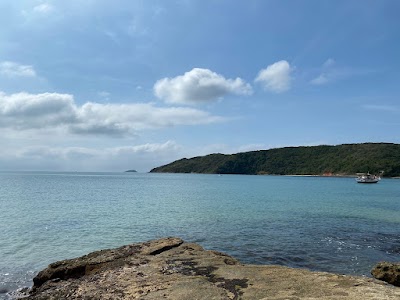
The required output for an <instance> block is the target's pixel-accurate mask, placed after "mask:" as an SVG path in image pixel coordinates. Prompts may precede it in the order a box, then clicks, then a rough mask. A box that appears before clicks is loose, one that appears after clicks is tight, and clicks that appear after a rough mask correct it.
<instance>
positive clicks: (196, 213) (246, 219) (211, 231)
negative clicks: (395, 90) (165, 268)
mask: <svg viewBox="0 0 400 300" xmlns="http://www.w3.org/2000/svg"><path fill="white" fill-rule="evenodd" d="M0 224H1V225H0V226H1V227H0V241H1V243H0V258H1V259H0V291H3V293H2V294H1V293H0V298H2V297H3V298H5V297H6V294H5V293H4V292H5V291H6V290H13V289H16V288H18V287H22V286H30V285H31V280H32V278H33V276H34V275H35V274H36V273H37V272H38V271H39V270H41V269H42V268H44V267H46V266H47V265H48V264H49V263H51V262H54V261H56V260H60V259H65V258H72V257H77V256H80V255H83V254H86V253H88V252H90V251H94V250H98V249H102V248H110V247H117V246H121V245H123V244H129V243H133V242H141V241H145V240H149V239H154V238H159V237H165V236H178V237H181V238H183V239H185V240H186V241H190V242H197V243H200V244H201V245H202V246H204V247H205V248H208V249H215V250H219V251H223V252H226V253H228V254H230V255H232V256H234V257H236V258H238V259H239V260H241V261H242V262H245V263H253V264H279V265H285V266H290V267H300V268H308V269H311V270H319V271H329V272H336V273H342V274H356V275H367V276H369V272H370V269H371V267H372V266H373V265H374V264H375V263H376V262H378V261H381V260H388V261H400V180H395V179H383V180H382V181H380V182H379V183H378V184H371V185H362V184H357V183H356V182H355V180H354V179H353V178H320V177H284V176H240V175H223V176H218V175H198V174H134V173H0Z"/></svg>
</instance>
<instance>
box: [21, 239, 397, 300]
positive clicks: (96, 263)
mask: <svg viewBox="0 0 400 300" xmlns="http://www.w3.org/2000/svg"><path fill="white" fill-rule="evenodd" d="M26 299H31V300H33V299H35V300H39V299H46V300H47V299H188V300H189V299H190V300H193V299H205V300H210V299H293V300H294V299H357V300H359V299H400V289H399V288H396V287H394V286H390V285H387V284H385V283H383V282H380V281H377V280H375V279H371V278H364V277H352V276H343V275H335V274H329V273H322V272H311V271H307V270H301V269H291V268H286V267H281V266H258V265H244V264H241V263H239V262H238V261H237V260H235V259H234V258H232V257H230V256H227V255H225V254H223V253H219V252H216V251H206V250H204V249H203V248H202V247H201V246H199V245H197V244H191V243H185V242H183V241H182V240H181V239H179V238H165V239H160V240H154V241H149V242H146V243H141V244H133V245H128V246H123V247H120V248H117V249H111V250H102V251H97V252H93V253H91V254H89V255H86V256H83V257H80V258H75V259H71V260H64V261H60V262H56V263H53V264H51V265H49V267H48V268H46V269H44V270H43V271H41V272H40V273H39V274H38V275H37V276H36V277H35V279H34V287H33V288H32V290H31V292H30V294H29V296H28V297H27V298H26Z"/></svg>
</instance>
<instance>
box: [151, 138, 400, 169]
mask: <svg viewBox="0 0 400 300" xmlns="http://www.w3.org/2000/svg"><path fill="white" fill-rule="evenodd" d="M381 171H383V172H384V173H383V175H384V176H387V177H398V176H400V144H393V143H364V144H343V145H337V146H329V145H321V146H307V147H305V146H302V147H285V148H276V149H270V150H259V151H251V152H243V153H237V154H230V155H226V154H219V153H218V154H210V155H206V156H199V157H193V158H190V159H187V158H183V159H180V160H177V161H174V162H172V163H170V164H167V165H164V166H161V167H157V168H154V169H153V170H151V171H150V172H158V173H207V174H249V175H255V174H271V175H326V176H331V175H337V176H346V175H354V174H356V173H359V172H365V173H366V172H371V173H379V172H381Z"/></svg>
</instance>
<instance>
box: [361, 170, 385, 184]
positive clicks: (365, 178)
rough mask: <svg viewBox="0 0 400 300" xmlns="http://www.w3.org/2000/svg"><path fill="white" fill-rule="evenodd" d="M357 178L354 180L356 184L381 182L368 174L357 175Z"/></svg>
mask: <svg viewBox="0 0 400 300" xmlns="http://www.w3.org/2000/svg"><path fill="white" fill-rule="evenodd" d="M357 176H358V177H357V178H356V181H357V182H358V183H377V182H378V181H379V180H381V177H380V176H376V175H373V174H369V172H368V173H366V174H365V173H358V174H357Z"/></svg>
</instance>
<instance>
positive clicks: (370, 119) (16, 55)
mask: <svg viewBox="0 0 400 300" xmlns="http://www.w3.org/2000/svg"><path fill="white" fill-rule="evenodd" d="M399 11H400V1H397V0H380V1H375V0H358V1H354V0H329V1H327V0H299V1H292V0H251V1H244V0H235V1H231V0H168V1H165V0H142V1H139V0H113V1H109V0H107V1H106V0H96V1H95V0H85V1H82V0H68V1H64V0H53V1H51V0H20V1H15V0H1V1H0V138H1V147H0V171H13V170H18V171H23V170H25V171H33V170H36V171H116V172H119V171H125V170H128V169H136V170H137V171H140V172H148V171H149V170H151V169H152V168H154V167H157V166H160V165H163V164H166V163H170V162H172V161H174V160H176V159H180V158H183V157H187V158H189V157H194V156H199V155H206V154H211V153H225V154H230V153H237V152H244V151H252V150H262V149H271V148H278V147H287V146H313V145H321V144H325V145H338V144H344V143H364V142H391V143H400V97H399V95H400V73H399V70H400V55H399V54H400V18H399V16H398V13H399Z"/></svg>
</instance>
